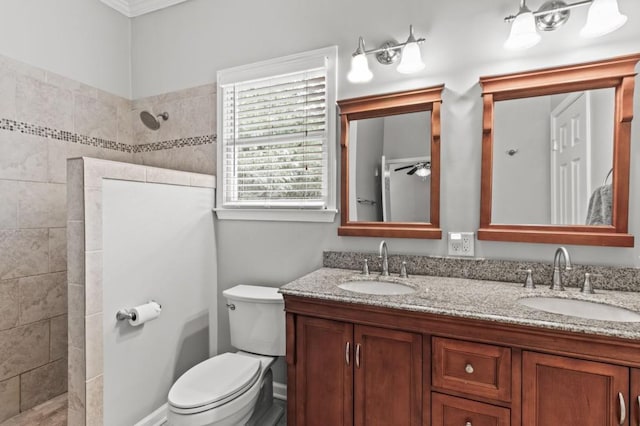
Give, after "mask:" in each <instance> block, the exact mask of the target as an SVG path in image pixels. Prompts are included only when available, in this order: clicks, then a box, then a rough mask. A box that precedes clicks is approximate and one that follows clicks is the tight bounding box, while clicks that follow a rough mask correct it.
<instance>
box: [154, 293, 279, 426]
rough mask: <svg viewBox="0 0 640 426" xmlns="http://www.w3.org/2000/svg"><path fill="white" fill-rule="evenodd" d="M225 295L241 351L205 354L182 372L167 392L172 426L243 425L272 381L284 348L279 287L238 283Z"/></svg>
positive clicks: (233, 338)
mask: <svg viewBox="0 0 640 426" xmlns="http://www.w3.org/2000/svg"><path fill="white" fill-rule="evenodd" d="M223 294H224V296H225V297H226V298H227V300H228V302H229V303H228V304H227V306H228V307H229V323H230V326H231V344H232V345H233V346H235V347H237V348H238V349H240V351H238V352H236V353H223V354H220V355H217V356H215V357H213V358H210V359H207V360H205V361H203V362H201V363H200V364H198V365H196V366H194V367H192V368H191V369H189V370H188V371H187V372H186V373H184V374H183V375H182V376H180V378H179V379H178V380H177V381H176V382H175V383H174V384H173V386H172V387H171V390H170V391H169V395H168V406H169V413H168V417H167V423H168V424H169V425H170V426H209V425H215V426H227V425H229V426H235V425H244V424H246V423H247V422H248V421H249V420H250V419H251V416H252V415H253V414H254V411H255V409H256V402H257V401H258V398H259V396H260V392H261V391H262V390H263V389H264V388H266V387H267V386H265V381H266V380H269V381H270V380H271V377H272V375H271V374H270V368H271V365H272V364H273V363H274V362H275V360H276V357H277V356H283V355H284V353H285V348H284V337H285V332H284V329H285V326H284V321H285V319H284V302H283V300H282V296H281V295H280V294H278V293H277V288H271V287H258V286H245V285H240V286H236V287H233V288H231V289H229V290H225V291H224V292H223ZM268 388H269V389H271V384H270V383H269V386H268ZM263 399H264V398H263ZM268 403H269V404H270V403H271V402H270V401H269V402H268Z"/></svg>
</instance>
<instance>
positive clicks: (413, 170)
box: [407, 166, 418, 175]
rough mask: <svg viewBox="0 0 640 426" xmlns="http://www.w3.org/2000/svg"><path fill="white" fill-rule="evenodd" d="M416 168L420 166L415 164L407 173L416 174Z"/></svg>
mask: <svg viewBox="0 0 640 426" xmlns="http://www.w3.org/2000/svg"><path fill="white" fill-rule="evenodd" d="M416 170H418V166H415V167H414V168H413V169H411V170H409V171H408V172H407V174H408V175H412V174H414V173H415V172H416Z"/></svg>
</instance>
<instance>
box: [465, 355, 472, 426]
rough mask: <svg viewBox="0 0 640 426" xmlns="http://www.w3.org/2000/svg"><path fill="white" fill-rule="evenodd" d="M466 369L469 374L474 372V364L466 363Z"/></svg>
mask: <svg viewBox="0 0 640 426" xmlns="http://www.w3.org/2000/svg"><path fill="white" fill-rule="evenodd" d="M464 371H466V372H467V373H469V374H473V365H471V364H467V365H465V366H464ZM467 423H469V422H467ZM469 424H471V423H469ZM465 426H466V425H465Z"/></svg>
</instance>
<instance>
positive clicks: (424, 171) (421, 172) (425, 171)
mask: <svg viewBox="0 0 640 426" xmlns="http://www.w3.org/2000/svg"><path fill="white" fill-rule="evenodd" d="M430 174H431V170H429V169H427V168H426V167H425V166H421V167H418V170H416V176H420V177H421V178H426V177H427V176H429V175H430Z"/></svg>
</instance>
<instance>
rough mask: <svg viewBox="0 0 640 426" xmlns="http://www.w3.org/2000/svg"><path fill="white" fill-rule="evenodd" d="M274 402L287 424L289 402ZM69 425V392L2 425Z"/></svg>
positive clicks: (1, 424) (278, 425) (280, 425)
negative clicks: (282, 413) (281, 409)
mask: <svg viewBox="0 0 640 426" xmlns="http://www.w3.org/2000/svg"><path fill="white" fill-rule="evenodd" d="M273 403H274V404H278V405H282V406H283V407H284V412H285V415H284V417H283V418H282V419H280V421H279V422H278V424H277V426H287V403H286V402H285V401H281V400H279V399H275V400H274V401H273ZM66 425H67V394H66V393H65V394H62V395H60V396H57V397H55V398H53V399H52V400H49V401H47V402H45V403H44V404H40V405H38V406H37V407H34V408H32V409H30V410H28V411H25V412H24V413H21V414H19V415H17V416H15V417H12V418H10V419H9V420H6V421H4V422H2V423H0V426H66Z"/></svg>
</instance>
